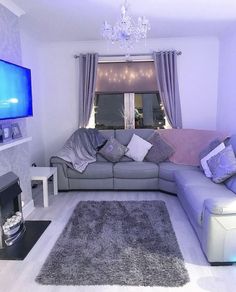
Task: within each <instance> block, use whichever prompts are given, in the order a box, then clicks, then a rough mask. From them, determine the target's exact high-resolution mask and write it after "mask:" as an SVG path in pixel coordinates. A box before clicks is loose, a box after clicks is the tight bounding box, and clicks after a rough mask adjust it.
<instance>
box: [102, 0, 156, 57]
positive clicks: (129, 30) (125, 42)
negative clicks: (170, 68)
mask: <svg viewBox="0 0 236 292" xmlns="http://www.w3.org/2000/svg"><path fill="white" fill-rule="evenodd" d="M150 28H151V27H150V23H149V20H148V19H147V18H146V17H144V16H142V17H139V18H138V21H137V22H135V21H134V20H133V19H132V18H131V16H129V15H128V3H127V1H125V2H124V4H123V5H122V6H121V18H120V19H119V20H118V21H117V22H116V23H115V25H114V26H112V25H110V24H109V23H108V22H107V21H104V23H103V27H102V37H103V38H104V39H105V40H107V41H111V43H112V44H114V43H119V45H120V47H121V48H122V49H123V50H124V51H125V52H126V53H127V54H129V53H130V50H131V49H133V47H134V44H135V43H137V42H138V41H140V40H145V39H146V38H147V32H148V31H149V30H150Z"/></svg>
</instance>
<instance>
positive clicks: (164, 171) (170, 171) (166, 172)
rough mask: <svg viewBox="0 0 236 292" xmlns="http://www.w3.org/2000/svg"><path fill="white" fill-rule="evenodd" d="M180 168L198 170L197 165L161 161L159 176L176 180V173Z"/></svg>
mask: <svg viewBox="0 0 236 292" xmlns="http://www.w3.org/2000/svg"><path fill="white" fill-rule="evenodd" d="M179 170H198V167H196V166H190V165H183V164H175V163H172V162H169V161H165V162H161V163H159V177H160V178H162V179H165V180H168V181H174V173H175V171H179Z"/></svg>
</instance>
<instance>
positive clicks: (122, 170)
mask: <svg viewBox="0 0 236 292" xmlns="http://www.w3.org/2000/svg"><path fill="white" fill-rule="evenodd" d="M101 132H102V134H103V135H104V136H105V137H107V138H109V137H111V136H113V137H115V138H116V139H117V140H118V141H119V142H120V143H121V144H123V145H127V144H128V143H129V141H130V139H131V137H132V135H133V134H134V133H135V134H137V135H139V136H140V137H142V138H144V139H147V138H149V137H150V136H151V134H152V133H153V132H154V130H153V129H132V130H131V129H130V130H103V131H101ZM231 140H232V144H233V145H235V149H234V150H235V152H236V136H234V137H232V138H231ZM51 165H52V166H54V167H57V169H58V187H59V190H63V191H68V190H160V191H165V192H168V193H173V194H177V196H178V198H179V200H180V203H181V205H182V207H183V209H184V210H185V212H186V214H187V216H188V218H189V220H190V222H191V224H192V226H193V228H194V230H195V232H196V234H197V236H198V238H199V241H200V244H201V247H202V250H203V251H204V254H205V256H206V258H207V260H208V261H209V262H210V263H211V264H228V263H232V262H236V194H235V193H234V192H232V191H230V190H229V189H227V187H226V186H225V185H224V184H215V183H214V182H212V181H211V179H209V178H207V177H205V175H204V174H203V172H202V171H201V170H200V169H199V168H198V167H193V166H185V165H177V164H174V163H171V162H168V161H166V162H161V163H159V164H155V163H152V162H146V161H144V162H134V161H132V160H131V159H129V158H128V157H123V158H122V159H121V161H119V162H117V163H111V162H108V161H107V160H105V159H104V158H103V157H102V156H101V155H99V154H98V155H97V161H96V162H94V163H91V164H89V165H88V167H87V168H86V170H85V171H84V172H83V173H79V172H77V171H76V170H73V169H71V168H70V167H68V166H67V165H66V164H65V162H64V161H63V160H62V159H60V158H57V157H52V158H51Z"/></svg>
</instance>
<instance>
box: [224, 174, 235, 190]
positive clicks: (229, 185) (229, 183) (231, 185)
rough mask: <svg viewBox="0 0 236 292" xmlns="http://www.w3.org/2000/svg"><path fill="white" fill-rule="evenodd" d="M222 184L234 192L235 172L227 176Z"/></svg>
mask: <svg viewBox="0 0 236 292" xmlns="http://www.w3.org/2000/svg"><path fill="white" fill-rule="evenodd" d="M224 184H225V185H226V187H227V188H228V189H229V190H231V191H232V192H234V193H235V194H236V174H235V175H233V176H231V177H230V178H228V179H227V180H226V181H225V182H224Z"/></svg>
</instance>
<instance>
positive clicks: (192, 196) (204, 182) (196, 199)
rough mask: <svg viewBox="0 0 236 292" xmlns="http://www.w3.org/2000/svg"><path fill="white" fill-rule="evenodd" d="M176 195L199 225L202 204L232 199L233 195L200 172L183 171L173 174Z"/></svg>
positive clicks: (223, 186) (222, 185)
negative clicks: (208, 201)
mask: <svg viewBox="0 0 236 292" xmlns="http://www.w3.org/2000/svg"><path fill="white" fill-rule="evenodd" d="M175 179H176V184H177V189H178V192H177V195H178V197H179V199H180V201H181V203H182V205H183V207H184V209H185V210H186V209H187V210H186V211H188V213H189V214H191V216H192V217H193V219H194V221H195V222H196V223H197V224H201V216H202V211H203V203H204V201H205V200H206V199H210V198H214V199H217V198H222V197H225V198H232V197H234V194H233V193H232V192H231V191H230V190H228V189H227V188H226V187H225V185H224V184H215V183H214V182H212V181H211V179H209V178H207V177H206V176H205V175H204V174H203V173H202V172H201V171H196V170H195V171H194V170H183V171H179V172H176V173H175Z"/></svg>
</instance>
